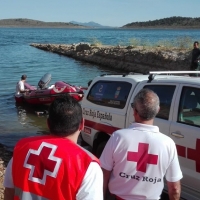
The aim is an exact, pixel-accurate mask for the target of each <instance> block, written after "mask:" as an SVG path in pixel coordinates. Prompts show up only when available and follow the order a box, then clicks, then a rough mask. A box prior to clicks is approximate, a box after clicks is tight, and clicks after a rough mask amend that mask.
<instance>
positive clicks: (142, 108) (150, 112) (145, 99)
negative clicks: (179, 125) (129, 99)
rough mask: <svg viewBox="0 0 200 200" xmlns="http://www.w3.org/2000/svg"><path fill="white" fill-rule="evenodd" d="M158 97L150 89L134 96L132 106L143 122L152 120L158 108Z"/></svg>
mask: <svg viewBox="0 0 200 200" xmlns="http://www.w3.org/2000/svg"><path fill="white" fill-rule="evenodd" d="M159 105H160V100H159V97H158V95H157V94H156V93H155V92H153V91H152V90H150V89H147V88H145V89H142V90H140V91H139V92H138V94H137V95H136V96H135V98H134V101H133V104H132V106H133V107H134V108H135V109H136V111H137V112H138V114H139V116H140V117H141V118H142V119H144V120H151V119H153V118H154V117H155V116H156V115H157V113H158V111H159V108H160V106H159Z"/></svg>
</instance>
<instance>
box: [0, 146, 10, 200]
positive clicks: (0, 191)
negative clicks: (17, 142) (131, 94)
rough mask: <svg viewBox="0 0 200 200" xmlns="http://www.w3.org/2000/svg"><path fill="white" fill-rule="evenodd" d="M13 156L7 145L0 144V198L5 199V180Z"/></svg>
mask: <svg viewBox="0 0 200 200" xmlns="http://www.w3.org/2000/svg"><path fill="white" fill-rule="evenodd" d="M11 157H12V152H11V151H8V150H7V149H6V147H5V146H3V145H2V144H0V200H2V199H4V187H3V180H4V174H5V169H6V166H7V164H8V161H9V160H10V159H11Z"/></svg>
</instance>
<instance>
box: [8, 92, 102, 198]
mask: <svg viewBox="0 0 200 200" xmlns="http://www.w3.org/2000/svg"><path fill="white" fill-rule="evenodd" d="M47 123H48V126H49V129H50V133H51V134H50V135H44V136H35V137H28V138H23V139H21V140H20V141H19V142H18V143H17V144H16V146H15V149H14V152H13V158H12V159H11V160H10V162H9V164H8V166H7V169H6V173H5V179H4V187H5V192H4V199H5V200H13V199H21V200H27V199H29V200H34V199H59V200H64V199H66V200H74V199H76V200H92V199H94V200H103V174H102V170H101V167H100V165H99V160H98V159H97V158H96V157H95V156H94V155H92V154H91V153H90V152H88V151H87V150H85V149H83V148H81V147H80V146H79V145H77V139H78V136H79V134H80V131H81V130H82V129H83V127H84V119H83V118H82V108H81V106H80V104H79V103H78V102H77V101H76V100H75V99H74V98H72V97H71V96H69V95H66V96H65V97H62V98H56V100H55V101H54V102H53V103H52V104H51V106H50V108H49V117H48V120H47Z"/></svg>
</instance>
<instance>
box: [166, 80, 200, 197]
mask: <svg viewBox="0 0 200 200" xmlns="http://www.w3.org/2000/svg"><path fill="white" fill-rule="evenodd" d="M170 137H171V138H172V139H173V140H174V141H175V143H176V146H177V151H178V155H179V161H180V165H181V169H182V172H183V179H182V180H181V183H182V192H183V193H189V194H190V195H193V196H195V197H197V198H196V199H200V87H199V86H197V85H183V84H181V85H180V89H179V92H178V94H177V98H176V102H175V106H174V113H173V120H172V123H171V126H170ZM188 199H194V198H193V197H191V196H190V197H188Z"/></svg>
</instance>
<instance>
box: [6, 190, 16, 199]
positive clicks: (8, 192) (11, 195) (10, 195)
mask: <svg viewBox="0 0 200 200" xmlns="http://www.w3.org/2000/svg"><path fill="white" fill-rule="evenodd" d="M14 194H15V189H14V188H5V190H4V200H13V199H14Z"/></svg>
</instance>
